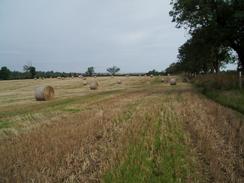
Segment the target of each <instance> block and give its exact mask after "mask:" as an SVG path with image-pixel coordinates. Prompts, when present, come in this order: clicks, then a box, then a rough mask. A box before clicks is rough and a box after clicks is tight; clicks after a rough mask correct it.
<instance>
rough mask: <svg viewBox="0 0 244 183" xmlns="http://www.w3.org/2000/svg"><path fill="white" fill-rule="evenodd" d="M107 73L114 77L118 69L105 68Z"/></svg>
mask: <svg viewBox="0 0 244 183" xmlns="http://www.w3.org/2000/svg"><path fill="white" fill-rule="evenodd" d="M107 71H108V72H109V73H110V74H111V75H115V74H116V73H117V72H119V71H120V68H118V67H117V66H113V67H109V68H107Z"/></svg>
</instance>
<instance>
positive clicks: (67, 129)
mask: <svg viewBox="0 0 244 183" xmlns="http://www.w3.org/2000/svg"><path fill="white" fill-rule="evenodd" d="M91 80H97V81H98V82H99V88H98V90H95V91H91V90H89V87H88V86H84V85H83V80H82V79H78V78H74V79H71V78H70V79H65V80H59V79H45V80H19V81H1V82H0V182H138V183H139V182H167V183H168V182H172V183H173V182H244V125H243V122H244V116H243V115H241V114H240V113H237V112H235V111H233V110H231V109H228V108H225V107H223V106H221V105H219V104H217V103H215V102H213V101H211V100H209V99H207V98H205V97H204V96H202V95H201V94H199V93H198V91H196V90H195V89H194V88H193V87H192V86H191V85H190V84H188V83H182V82H178V83H177V85H176V86H170V85H169V84H168V83H162V82H161V79H160V78H159V77H154V78H150V77H120V78H118V77H114V78H110V77H107V78H106V77H102V78H100V77H99V78H88V79H87V81H88V82H89V81H91ZM118 80H121V81H122V84H117V81H118ZM39 85H51V86H53V87H54V89H55V98H54V99H53V100H51V101H45V102H37V101H35V99H34V88H35V87H37V86H39Z"/></svg>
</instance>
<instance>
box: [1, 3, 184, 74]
mask: <svg viewBox="0 0 244 183" xmlns="http://www.w3.org/2000/svg"><path fill="white" fill-rule="evenodd" d="M169 3H170V0H21V1H20V0H0V66H7V67H8V68H10V69H11V70H19V71H22V70H23V65H25V64H32V65H33V66H35V67H36V68H37V70H42V71H49V70H54V71H62V72H63V71H64V72H85V71H86V69H87V67H89V66H94V67H95V71H96V72H106V68H108V67H110V66H113V65H115V66H118V67H120V69H121V72H122V73H126V72H127V73H128V72H147V71H149V70H152V69H156V70H158V71H161V70H164V69H165V68H167V67H168V66H169V65H170V64H171V63H172V62H175V61H177V53H178V48H179V46H181V45H182V44H183V43H184V42H185V41H186V39H187V36H188V35H187V33H186V32H185V30H182V29H176V28H175V24H174V23H172V22H171V17H170V16H169V11H170V10H171V6H170V4H169Z"/></svg>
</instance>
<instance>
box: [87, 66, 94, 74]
mask: <svg viewBox="0 0 244 183" xmlns="http://www.w3.org/2000/svg"><path fill="white" fill-rule="evenodd" d="M94 74H95V69H94V67H88V68H87V71H86V75H87V76H93V75H94Z"/></svg>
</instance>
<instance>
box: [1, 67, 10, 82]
mask: <svg viewBox="0 0 244 183" xmlns="http://www.w3.org/2000/svg"><path fill="white" fill-rule="evenodd" d="M10 75H11V71H10V70H9V69H8V68H7V67H5V66H4V67H2V68H1V70H0V79H3V80H7V79H9V78H10Z"/></svg>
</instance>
